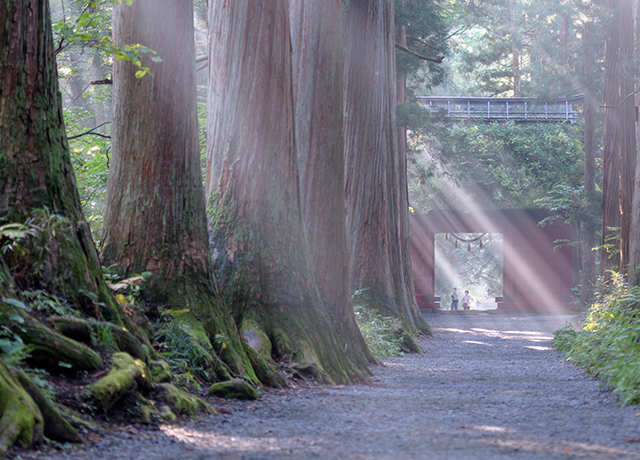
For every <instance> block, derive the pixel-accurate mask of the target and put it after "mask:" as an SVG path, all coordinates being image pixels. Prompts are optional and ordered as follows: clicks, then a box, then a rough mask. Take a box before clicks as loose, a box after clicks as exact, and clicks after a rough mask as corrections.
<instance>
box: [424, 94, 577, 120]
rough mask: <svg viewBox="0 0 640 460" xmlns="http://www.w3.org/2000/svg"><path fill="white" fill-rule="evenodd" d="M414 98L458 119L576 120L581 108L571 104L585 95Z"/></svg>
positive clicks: (433, 112)
mask: <svg viewBox="0 0 640 460" xmlns="http://www.w3.org/2000/svg"><path fill="white" fill-rule="evenodd" d="M417 99H418V102H419V103H420V104H422V106H423V107H425V108H426V109H427V110H429V112H430V113H431V115H432V116H436V117H445V118H452V119H457V120H463V119H481V120H487V121H490V120H496V121H506V120H514V121H529V122H540V121H542V122H544V121H548V122H564V121H569V122H570V123H575V122H577V121H578V118H579V116H580V112H579V111H578V110H577V109H576V108H575V107H574V105H580V104H582V103H583V101H584V95H582V94H579V95H576V96H573V97H570V98H562V99H557V100H555V101H553V102H540V101H538V100H536V99H533V98H522V97H458V96H455V97H449V96H418V97H417Z"/></svg>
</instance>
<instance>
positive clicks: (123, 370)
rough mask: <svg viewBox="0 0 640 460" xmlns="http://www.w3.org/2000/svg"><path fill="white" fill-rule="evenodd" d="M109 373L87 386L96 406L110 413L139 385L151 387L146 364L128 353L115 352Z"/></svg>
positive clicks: (105, 412)
mask: <svg viewBox="0 0 640 460" xmlns="http://www.w3.org/2000/svg"><path fill="white" fill-rule="evenodd" d="M111 359H112V363H111V369H110V370H109V373H108V374H107V375H106V376H105V377H103V378H101V379H100V380H98V381H97V382H95V383H92V384H91V385H88V386H87V390H89V394H90V396H89V397H90V400H91V401H93V403H94V404H95V406H96V408H97V409H99V410H100V411H102V412H103V413H104V414H108V413H109V411H110V410H111V409H112V408H113V406H114V405H115V404H116V403H117V402H118V401H119V400H120V399H121V398H122V397H124V396H125V395H127V394H130V393H132V392H134V391H136V390H137V389H138V387H149V385H150V384H149V382H148V381H145V380H146V374H145V371H146V369H145V367H146V366H145V365H144V363H143V362H142V361H140V360H134V359H133V358H132V357H131V356H130V355H129V354H127V353H114V354H113V356H112V358H111Z"/></svg>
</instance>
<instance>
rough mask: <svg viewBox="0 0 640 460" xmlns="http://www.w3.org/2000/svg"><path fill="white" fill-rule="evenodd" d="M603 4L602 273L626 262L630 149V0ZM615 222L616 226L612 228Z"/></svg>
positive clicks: (632, 126)
mask: <svg viewBox="0 0 640 460" xmlns="http://www.w3.org/2000/svg"><path fill="white" fill-rule="evenodd" d="M606 8H607V11H608V13H609V14H610V16H609V17H608V21H607V25H606V32H605V88H604V105H605V109H604V152H603V183H602V193H603V197H602V237H603V243H604V244H605V245H606V244H611V245H612V247H613V251H611V252H609V251H606V252H605V255H606V256H607V257H605V258H604V259H603V262H604V263H603V264H602V270H603V273H606V271H607V270H609V269H611V268H615V269H617V270H619V271H621V272H626V265H627V264H628V262H629V235H630V226H631V204H632V194H633V183H634V174H635V154H636V146H635V100H634V98H633V95H632V93H633V77H632V75H631V74H630V72H629V70H630V66H631V63H632V62H633V61H632V51H633V15H632V12H631V3H630V2H627V1H622V0H607V2H606ZM618 228H619V229H620V230H619V232H618V230H614V229H618ZM618 236H619V238H620V240H619V245H618V241H617V237H618ZM618 249H619V250H620V251H619V252H617V250H618Z"/></svg>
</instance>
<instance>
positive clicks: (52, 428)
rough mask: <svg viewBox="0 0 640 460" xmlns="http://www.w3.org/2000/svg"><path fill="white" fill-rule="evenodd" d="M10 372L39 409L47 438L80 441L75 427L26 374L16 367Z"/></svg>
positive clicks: (61, 440)
mask: <svg viewBox="0 0 640 460" xmlns="http://www.w3.org/2000/svg"><path fill="white" fill-rule="evenodd" d="M12 374H13V376H14V377H15V378H16V380H17V381H18V382H19V383H20V385H22V388H24V389H25V391H26V392H27V393H29V395H30V396H31V398H32V399H33V401H34V402H35V403H36V404H37V406H38V408H39V409H40V412H41V413H42V417H43V419H44V434H45V435H46V436H47V437H48V438H51V439H53V440H55V441H60V442H82V439H81V438H80V435H79V434H78V432H77V431H76V430H75V428H73V427H72V426H71V424H70V423H69V422H67V421H66V420H65V419H64V418H63V417H62V415H60V412H59V411H58V409H56V406H54V405H53V403H52V402H51V401H50V400H49V399H48V398H47V397H46V396H44V395H43V394H42V392H41V391H40V388H38V386H37V385H36V384H34V383H33V382H32V381H31V379H30V378H29V377H28V376H27V375H25V374H24V373H22V372H20V371H19V370H17V369H13V370H12Z"/></svg>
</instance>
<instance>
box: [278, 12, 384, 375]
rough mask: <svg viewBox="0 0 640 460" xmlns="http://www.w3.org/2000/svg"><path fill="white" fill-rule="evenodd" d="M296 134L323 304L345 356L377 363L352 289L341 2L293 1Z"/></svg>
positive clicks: (303, 197) (307, 223) (302, 195)
mask: <svg viewBox="0 0 640 460" xmlns="http://www.w3.org/2000/svg"><path fill="white" fill-rule="evenodd" d="M290 8H291V10H290V19H291V20H290V24H291V43H292V60H293V66H292V68H293V95H294V102H295V108H294V112H295V139H296V151H297V158H298V170H299V173H300V199H301V202H302V210H303V216H304V225H305V228H306V232H307V238H308V240H309V246H310V248H311V258H312V260H313V266H314V273H315V279H316V282H317V284H318V290H319V292H320V297H321V299H322V303H323V304H324V306H325V307H326V309H327V310H328V311H329V313H330V317H331V320H332V322H333V325H334V327H335V328H336V330H337V331H338V336H339V340H340V341H341V342H344V348H345V350H346V353H347V356H349V358H350V359H351V361H353V362H354V363H355V364H356V365H357V366H358V368H360V369H361V370H362V371H363V372H367V364H368V363H369V362H375V361H376V360H375V358H374V357H373V356H372V355H371V353H370V352H369V350H368V348H367V345H366V343H365V341H364V338H363V337H362V334H361V333H360V330H359V329H358V326H357V324H356V321H355V316H354V313H353V304H352V302H351V293H350V292H349V275H348V274H349V270H348V262H349V259H348V251H347V234H346V221H345V213H346V209H345V200H344V136H343V131H342V120H343V118H344V116H343V78H344V75H343V73H344V51H343V46H342V1H341V0H325V1H322V2H317V1H315V0H291V2H290Z"/></svg>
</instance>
